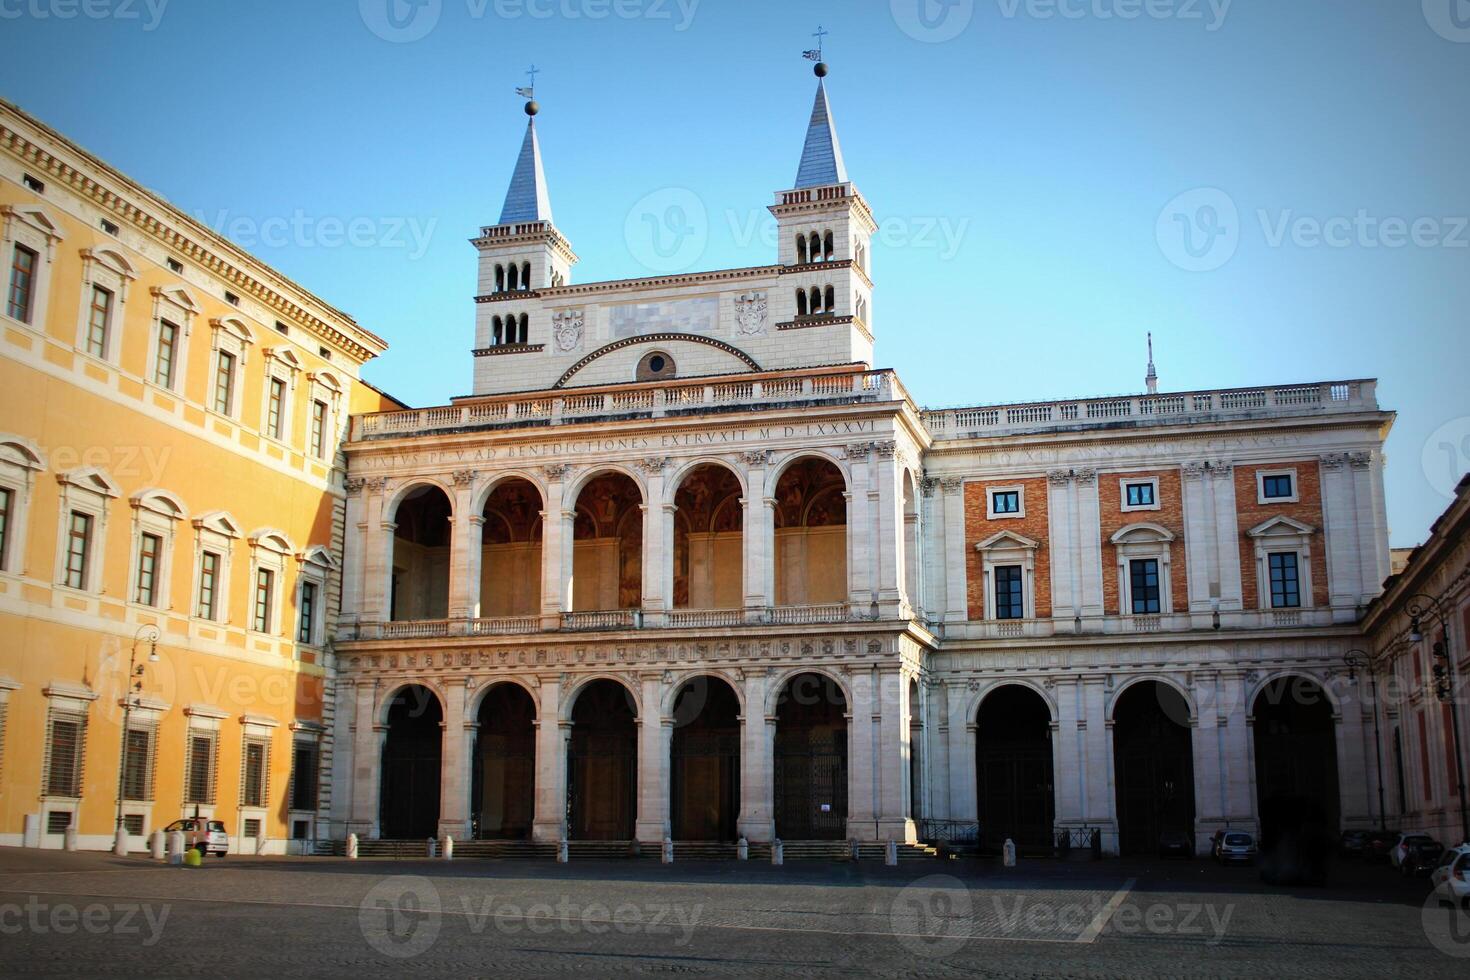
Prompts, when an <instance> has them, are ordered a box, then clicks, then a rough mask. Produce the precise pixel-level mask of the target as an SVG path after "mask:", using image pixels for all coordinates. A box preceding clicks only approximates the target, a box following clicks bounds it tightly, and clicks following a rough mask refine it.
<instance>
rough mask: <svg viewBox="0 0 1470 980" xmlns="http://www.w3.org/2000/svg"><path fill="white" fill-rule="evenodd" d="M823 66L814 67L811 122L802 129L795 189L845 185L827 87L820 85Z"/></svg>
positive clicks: (845, 175)
mask: <svg viewBox="0 0 1470 980" xmlns="http://www.w3.org/2000/svg"><path fill="white" fill-rule="evenodd" d="M826 67H827V66H826V65H825V64H819V65H817V68H818V73H817V99H816V102H815V103H814V104H813V105H812V121H811V123H810V124H809V125H808V126H807V130H806V145H805V146H803V147H802V149H801V166H799V167H797V169H796V185H795V186H796V187H797V188H802V187H820V186H823V185H825V184H845V183H847V165H846V164H845V163H843V161H842V144H840V143H838V142H837V127H836V125H835V124H834V123H833V122H832V111H831V109H830V108H828V106H827V88H826V85H825V84H824V83H823V82H822V76H823V75H825V74H826V70H825V69H826Z"/></svg>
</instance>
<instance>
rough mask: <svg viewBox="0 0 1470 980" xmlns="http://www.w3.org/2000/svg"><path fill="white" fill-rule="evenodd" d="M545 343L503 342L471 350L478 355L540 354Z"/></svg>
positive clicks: (544, 347)
mask: <svg viewBox="0 0 1470 980" xmlns="http://www.w3.org/2000/svg"><path fill="white" fill-rule="evenodd" d="M545 349H546V345H545V344H501V345H500V346H498V347H479V348H476V349H475V350H472V351H470V353H471V354H474V355H475V356H476V357H498V356H500V355H502V354H539V353H540V352H541V351H544V350H545Z"/></svg>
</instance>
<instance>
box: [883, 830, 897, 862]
mask: <svg viewBox="0 0 1470 980" xmlns="http://www.w3.org/2000/svg"><path fill="white" fill-rule="evenodd" d="M883 863H884V864H886V865H888V866H889V867H890V868H896V867H898V841H896V840H894V839H893V838H892V837H890V838H888V847H887V848H886V849H885V850H884V852H883Z"/></svg>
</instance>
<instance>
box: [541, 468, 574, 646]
mask: <svg viewBox="0 0 1470 980" xmlns="http://www.w3.org/2000/svg"><path fill="white" fill-rule="evenodd" d="M546 475H547V477H548V482H547V487H546V509H545V510H543V511H542V512H541V628H542V629H544V630H554V629H557V628H559V627H560V626H561V614H562V613H563V612H565V611H567V610H569V609H571V608H572V606H571V602H572V535H573V524H572V521H573V519H574V518H575V514H574V513H573V512H572V510H571V509H570V508H568V507H567V506H566V504H565V502H564V501H563V495H564V493H565V491H566V483H565V475H566V467H547V469H546Z"/></svg>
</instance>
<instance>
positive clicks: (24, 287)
mask: <svg viewBox="0 0 1470 980" xmlns="http://www.w3.org/2000/svg"><path fill="white" fill-rule="evenodd" d="M36 261H37V256H36V253H35V252H34V251H33V250H31V249H29V248H26V247H25V246H24V245H16V246H15V250H14V251H13V252H12V254H11V258H10V292H9V294H8V296H7V297H6V303H5V312H6V314H7V315H9V316H11V317H14V318H15V319H17V320H19V321H21V322H22V323H30V322H31V311H32V308H33V307H34V305H35V290H36Z"/></svg>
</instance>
